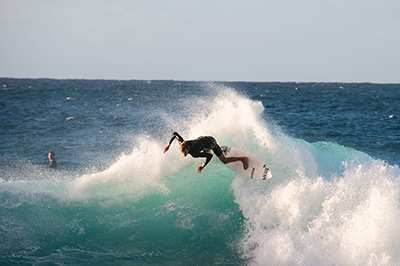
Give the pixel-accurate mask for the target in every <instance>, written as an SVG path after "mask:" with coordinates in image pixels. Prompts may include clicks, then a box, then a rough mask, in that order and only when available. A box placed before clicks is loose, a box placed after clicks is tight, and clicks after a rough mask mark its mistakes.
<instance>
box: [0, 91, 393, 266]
mask: <svg viewBox="0 0 400 266" xmlns="http://www.w3.org/2000/svg"><path fill="white" fill-rule="evenodd" d="M206 87H207V88H206V89H205V95H204V96H195V97H187V98H184V99H180V101H179V106H182V110H181V113H179V114H175V113H168V112H167V111H162V110H157V112H158V113H157V116H158V117H159V119H162V120H163V121H162V123H161V124H163V125H166V126H164V127H163V128H162V129H161V130H158V131H157V132H154V133H153V134H147V135H145V134H142V135H141V136H139V137H136V142H137V143H138V144H137V145H136V146H135V147H134V148H133V149H132V151H131V153H129V154H121V156H120V157H119V158H118V159H117V160H116V162H115V163H114V164H112V165H111V166H110V167H109V168H108V169H106V170H104V171H100V172H97V173H88V174H82V175H80V176H78V177H75V176H73V177H72V176H68V173H65V175H64V176H62V177H60V176H59V175H58V176H56V177H49V176H46V178H40V177H38V178H36V179H32V178H31V179H30V180H26V179H24V178H23V177H21V178H19V179H18V180H17V178H15V175H16V174H15V171H13V177H12V178H3V180H9V181H7V182H6V181H3V182H1V183H0V191H1V192H2V193H3V195H5V194H7V196H3V199H5V198H7V200H6V201H3V203H2V204H1V207H2V210H8V211H9V212H12V211H11V210H15V209H18V208H20V207H21V206H22V205H24V203H28V204H33V205H35V204H36V203H35V202H40V203H43V201H45V202H47V203H49V201H50V202H51V201H52V199H55V200H56V201H57V202H58V204H59V205H57V206H58V208H60V209H64V212H65V208H67V209H68V208H71V209H73V210H76V209H80V208H83V207H85V206H86V210H88V211H89V214H87V216H85V217H86V218H82V219H81V220H79V219H78V220H77V219H75V218H73V217H72V216H73V215H72V214H71V217H69V218H68V219H70V222H69V225H70V226H72V227H73V228H74V230H73V233H74V234H76V235H77V236H79V237H82V235H90V234H89V232H90V228H92V227H91V226H90V225H88V224H90V223H91V221H92V222H93V220H94V219H95V216H96V215H99V213H101V214H104V212H105V213H107V212H110V210H109V209H108V208H110V206H111V207H112V208H113V209H115V211H112V213H113V214H116V213H118V211H120V212H121V215H122V216H124V218H125V220H124V219H121V217H117V218H110V217H108V216H107V215H105V216H106V217H108V218H104V219H109V220H112V222H110V223H111V224H112V225H110V227H109V228H108V229H107V230H109V231H115V230H117V229H116V228H124V230H128V228H131V227H135V228H137V230H139V231H141V232H142V233H140V232H139V233H136V234H133V233H128V234H129V236H127V240H126V241H128V240H129V241H128V242H129V244H127V245H132V243H135V242H134V239H140V240H141V241H142V242H141V243H142V244H143V243H145V241H147V243H150V242H152V241H156V242H157V241H161V242H157V243H159V244H160V245H161V246H162V245H172V246H173V247H172V246H171V249H172V250H173V249H175V250H179V251H180V252H181V251H182V250H183V249H184V248H183V247H182V246H181V245H179V244H178V242H179V241H183V242H184V244H183V245H186V246H191V245H192V242H191V241H198V242H201V243H202V244H203V246H201V245H200V246H201V247H198V248H199V249H198V250H197V253H198V254H197V256H198V257H199V260H201V257H202V256H201V249H202V248H206V247H207V245H210V243H209V242H207V241H205V242H204V241H203V240H202V239H203V238H200V235H201V234H205V235H206V236H208V237H210V238H212V237H211V236H212V234H213V233H215V232H217V235H218V237H220V238H221V237H222V239H223V241H225V242H233V243H230V244H229V245H228V246H229V247H227V249H229V250H235V252H233V254H236V255H229V256H233V257H234V256H238V257H240V263H247V264H254V265H265V262H268V263H269V264H271V265H319V264H335V265H337V264H339V265H361V264H365V265H395V264H398V262H399V261H400V252H399V251H400V205H399V198H400V184H399V181H398V180H399V177H400V170H399V168H398V167H397V166H391V165H387V164H385V163H384V162H382V161H380V160H374V159H373V158H371V157H370V156H368V155H367V154H365V153H363V152H360V151H357V150H354V149H351V148H347V147H344V146H341V145H338V144H335V143H329V142H318V143H307V142H306V141H304V140H300V139H294V138H292V137H290V136H288V135H286V134H284V132H282V131H281V130H280V129H279V127H278V126H276V125H275V124H274V122H273V121H271V120H269V119H268V114H265V113H264V112H265V110H264V107H263V105H262V103H261V102H258V101H253V100H251V99H249V97H247V96H246V95H243V94H240V93H238V92H237V91H235V90H233V89H231V88H229V87H226V86H223V85H218V84H207V85H206ZM177 105H178V104H177ZM172 109H174V110H175V108H172ZM159 131H162V133H159ZM174 131H178V132H180V134H181V135H182V136H183V137H184V138H185V139H193V138H196V137H198V136H200V135H212V136H214V137H215V138H216V139H217V141H218V143H219V144H220V145H229V146H234V147H238V148H241V149H244V150H247V151H249V152H250V153H252V154H254V155H256V156H257V157H259V158H260V159H262V160H263V161H265V162H266V163H267V165H268V166H269V167H270V169H271V170H272V173H273V178H272V179H270V180H267V181H256V180H251V179H246V178H243V177H240V176H238V175H237V174H236V173H234V172H232V171H231V170H229V168H228V167H226V166H225V165H223V164H222V163H220V162H219V161H218V160H217V159H215V158H214V159H213V161H212V162H211V163H210V164H209V165H208V166H207V167H206V168H205V169H204V170H203V171H202V173H201V174H196V171H195V170H196V168H197V166H199V165H200V164H202V160H199V159H194V158H189V157H187V158H184V157H183V156H182V155H181V154H180V152H179V150H178V149H177V146H178V145H177V143H176V142H175V143H174V144H173V145H172V146H171V149H170V151H168V153H167V154H163V153H162V150H163V147H164V146H165V145H166V144H167V141H168V138H169V136H170V134H171V133H172V132H174ZM25 172H26V171H25ZM34 172H35V171H34ZM36 173H37V172H36ZM38 198H39V199H41V200H39V201H38ZM99 206H100V207H99ZM36 208H38V206H37V207H36ZM102 208H107V210H106V211H102V210H101V209H102ZM128 209H129V210H130V211H127V210H128ZM55 212H57V211H55ZM61 212H62V211H61ZM90 212H93V213H95V214H93V215H94V216H90ZM42 214H43V215H45V214H46V212H42ZM40 215H41V214H40V213H39V216H40ZM62 215H63V214H60V213H58V216H62ZM96 217H97V216H96ZM41 218H43V219H44V217H41ZM21 219H22V218H21ZM97 219H99V220H101V221H102V223H103V224H104V223H106V224H107V222H105V221H104V219H103V218H98V217H97ZM94 223H96V222H94ZM102 223H99V225H98V226H99V228H101V227H102V226H104V225H102ZM10 224H11V222H10ZM55 224H56V223H54V224H53V223H52V224H51V225H52V226H54V228H53V229H51V228H50V229H49V230H50V231H51V230H54V231H56V230H57V229H58V228H57V226H56V225H55ZM232 224H233V225H234V226H233V225H232ZM157 225H164V226H163V227H162V229H163V230H166V231H168V230H169V233H167V234H166V233H165V232H164V231H161V230H157V229H154V228H157ZM151 228H153V229H151ZM92 229H93V228H92ZM99 230H100V229H99ZM151 230H156V231H157V233H158V234H159V236H158V237H159V238H160V239H164V241H162V240H160V239H158V240H154V238H149V239H145V238H146V234H149V235H150V234H151V233H149V232H150V231H151ZM177 230H181V231H180V233H177ZM124 232H125V231H124ZM175 233H177V235H179V234H180V239H178V237H172V240H170V241H169V240H168V239H171V234H175ZM4 234H5V233H3V235H4ZM21 234H22V232H21ZM182 239H186V240H182ZM212 239H214V238H212ZM103 240H104V241H107V239H103ZM214 240H215V239H214ZM130 241H133V242H130ZM174 241H175V242H174ZM185 241H186V242H185ZM202 241H203V242H202ZM172 242H174V244H171V243H172ZM218 243H219V244H221V245H226V243H220V242H218ZM68 246H71V244H69V245H68ZM145 246H146V245H145ZM232 246H234V248H232ZM213 247H214V248H215V249H216V250H217V251H216V252H217V253H218V252H222V251H221V250H220V249H219V248H218V247H216V246H215V245H214V246H213ZM146 248H148V249H149V250H150V249H151V247H150V245H147V246H146V247H143V249H146ZM143 249H142V250H141V251H140V252H143ZM208 250H209V249H208ZM147 251H148V250H147ZM85 252H87V250H85ZM138 252H139V251H138ZM224 252H226V251H224ZM122 253H123V252H122ZM107 254H109V253H107ZM124 254H126V253H124ZM224 254H227V253H224ZM238 254H239V255H238ZM191 256H194V255H193V254H191ZM215 256H217V254H215ZM226 256H228V255H226ZM160 257H162V256H161V255H160ZM203 259H204V258H203ZM214 259H215V258H214ZM231 259H232V258H231ZM210 260H212V258H211V259H210ZM232 261H233V259H232ZM214 262H215V260H214Z"/></svg>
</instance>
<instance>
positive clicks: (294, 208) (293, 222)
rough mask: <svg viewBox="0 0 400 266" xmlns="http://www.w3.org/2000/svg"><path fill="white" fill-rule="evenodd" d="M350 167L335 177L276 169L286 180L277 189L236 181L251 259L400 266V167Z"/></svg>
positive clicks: (255, 261)
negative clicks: (245, 221)
mask: <svg viewBox="0 0 400 266" xmlns="http://www.w3.org/2000/svg"><path fill="white" fill-rule="evenodd" d="M287 156H290V155H289V154H287ZM308 159H310V158H308ZM307 163H309V162H308V161H304V164H307ZM311 163H313V162H311ZM318 166H320V165H318ZM271 168H272V169H274V165H272V166H271ZM343 169H344V171H343V172H341V173H337V174H336V175H332V176H312V175H309V173H307V174H304V172H302V171H301V169H299V171H298V172H297V173H298V174H297V176H296V174H294V173H295V171H291V172H290V171H289V172H287V173H284V172H278V173H277V172H276V171H275V172H274V178H276V179H278V180H282V182H281V183H278V182H275V183H273V182H271V183H270V184H269V186H268V185H266V184H265V182H264V183H260V182H254V181H253V180H246V179H243V178H237V179H235V180H234V182H233V185H232V186H233V190H234V193H235V196H236V202H237V203H238V204H239V206H240V208H241V210H242V211H243V215H244V216H245V217H246V218H247V219H248V220H247V229H248V231H247V234H246V236H245V237H244V238H243V240H242V244H241V245H242V248H243V251H244V254H245V256H246V257H248V258H251V259H252V261H253V264H254V265H265V263H266V262H268V264H269V265H397V263H398V262H399V261H400V253H399V250H400V206H399V199H400V183H399V181H398V180H399V178H400V171H399V168H398V167H397V166H395V167H393V166H389V165H386V164H384V163H383V162H382V161H372V163H370V161H369V160H368V161H366V162H364V163H362V162H361V163H360V162H359V161H353V162H351V163H348V164H347V163H344V165H343ZM291 174H292V175H293V174H294V175H295V176H290V175H291ZM285 178H286V181H283V180H284V179H285ZM271 181H272V180H271Z"/></svg>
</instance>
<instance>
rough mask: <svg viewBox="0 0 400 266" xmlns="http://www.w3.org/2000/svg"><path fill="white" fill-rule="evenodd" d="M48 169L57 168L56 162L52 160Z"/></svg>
mask: <svg viewBox="0 0 400 266" xmlns="http://www.w3.org/2000/svg"><path fill="white" fill-rule="evenodd" d="M49 168H53V169H56V168H57V162H56V160H54V159H53V160H52V161H50V165H49Z"/></svg>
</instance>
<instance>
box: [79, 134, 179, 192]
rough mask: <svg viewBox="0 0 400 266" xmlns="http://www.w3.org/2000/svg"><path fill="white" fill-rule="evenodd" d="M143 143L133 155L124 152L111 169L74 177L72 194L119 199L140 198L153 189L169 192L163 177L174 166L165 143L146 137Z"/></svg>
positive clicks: (135, 149) (142, 139)
mask: <svg viewBox="0 0 400 266" xmlns="http://www.w3.org/2000/svg"><path fill="white" fill-rule="evenodd" d="M139 143H140V144H139V146H138V147H136V148H134V149H133V151H132V153H131V154H129V155H126V154H122V155H121V156H120V157H119V158H118V160H117V162H116V163H114V164H113V165H112V166H111V167H109V168H108V169H107V170H105V171H102V172H99V173H95V174H87V175H83V176H82V177H80V178H78V179H76V180H74V181H73V182H72V187H71V197H72V198H76V199H82V198H83V199H90V198H105V199H107V198H110V199H116V198H118V197H121V196H123V197H129V198H130V199H139V198H141V197H143V196H145V195H146V194H147V193H148V192H149V190H150V189H156V190H157V191H160V192H162V193H167V192H168V189H167V188H165V187H164V186H163V185H162V184H161V183H160V180H161V178H162V176H163V175H165V174H166V173H167V172H168V171H171V169H172V167H169V166H168V162H167V161H166V157H165V156H164V154H162V148H161V146H160V145H158V144H157V143H156V142H155V141H153V140H150V139H148V138H144V137H142V138H141V139H140V141H139Z"/></svg>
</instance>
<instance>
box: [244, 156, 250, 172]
mask: <svg viewBox="0 0 400 266" xmlns="http://www.w3.org/2000/svg"><path fill="white" fill-rule="evenodd" d="M243 168H244V170H247V168H249V158H247V157H244V160H243Z"/></svg>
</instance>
